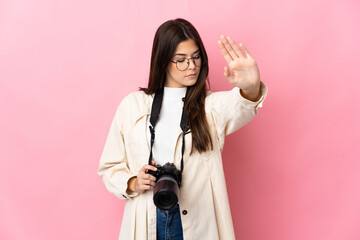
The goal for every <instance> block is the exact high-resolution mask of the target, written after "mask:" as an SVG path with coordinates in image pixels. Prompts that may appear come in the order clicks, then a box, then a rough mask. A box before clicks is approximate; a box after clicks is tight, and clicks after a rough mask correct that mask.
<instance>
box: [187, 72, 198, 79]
mask: <svg viewBox="0 0 360 240" xmlns="http://www.w3.org/2000/svg"><path fill="white" fill-rule="evenodd" d="M195 76H196V73H193V74H189V75H187V76H186V77H188V78H194V77H195Z"/></svg>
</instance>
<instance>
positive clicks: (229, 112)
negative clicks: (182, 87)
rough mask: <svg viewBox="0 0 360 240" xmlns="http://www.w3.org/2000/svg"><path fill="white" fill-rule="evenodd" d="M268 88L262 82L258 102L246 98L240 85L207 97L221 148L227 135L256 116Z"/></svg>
mask: <svg viewBox="0 0 360 240" xmlns="http://www.w3.org/2000/svg"><path fill="white" fill-rule="evenodd" d="M267 90H268V89H267V87H266V85H265V84H264V83H263V82H261V83H260V94H261V97H260V99H259V100H258V101H256V102H253V101H250V100H248V99H246V98H244V97H243V96H242V95H241V94H240V89H239V88H238V87H234V88H233V89H232V90H230V91H223V92H214V93H211V94H210V95H209V96H208V97H207V99H206V101H207V104H206V108H207V112H210V113H211V116H212V118H213V121H214V123H215V127H216V132H217V135H218V139H219V142H220V146H221V150H222V149H223V146H224V140H225V136H226V135H229V134H231V133H233V132H235V131H237V130H238V129H240V128H241V127H243V126H244V125H245V124H247V123H248V122H250V121H251V120H252V119H253V118H254V117H255V115H256V114H257V112H258V108H259V107H261V106H262V103H263V101H264V99H265V97H266V95H267Z"/></svg>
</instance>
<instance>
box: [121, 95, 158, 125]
mask: <svg viewBox="0 0 360 240" xmlns="http://www.w3.org/2000/svg"><path fill="white" fill-rule="evenodd" d="M152 100H153V95H147V94H146V93H144V92H143V91H135V92H131V93H129V94H128V95H126V96H125V97H124V98H123V100H122V101H121V102H120V104H119V105H118V108H117V111H116V112H117V115H118V116H119V117H118V118H119V119H122V120H124V119H127V120H129V121H130V122H132V121H136V120H137V119H139V118H140V117H142V116H144V115H146V114H149V112H150V109H151V105H152Z"/></svg>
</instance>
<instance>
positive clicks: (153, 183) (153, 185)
mask: <svg viewBox="0 0 360 240" xmlns="http://www.w3.org/2000/svg"><path fill="white" fill-rule="evenodd" d="M148 185H150V186H152V187H155V185H156V183H155V182H154V181H150V183H149V184H148Z"/></svg>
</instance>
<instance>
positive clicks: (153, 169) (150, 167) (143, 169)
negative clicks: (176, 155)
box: [140, 164, 157, 173]
mask: <svg viewBox="0 0 360 240" xmlns="http://www.w3.org/2000/svg"><path fill="white" fill-rule="evenodd" d="M148 170H152V171H156V170H157V168H156V167H154V166H152V165H147V164H146V165H144V166H143V167H142V168H141V169H140V171H141V172H144V173H146V172H147V171H148Z"/></svg>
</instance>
